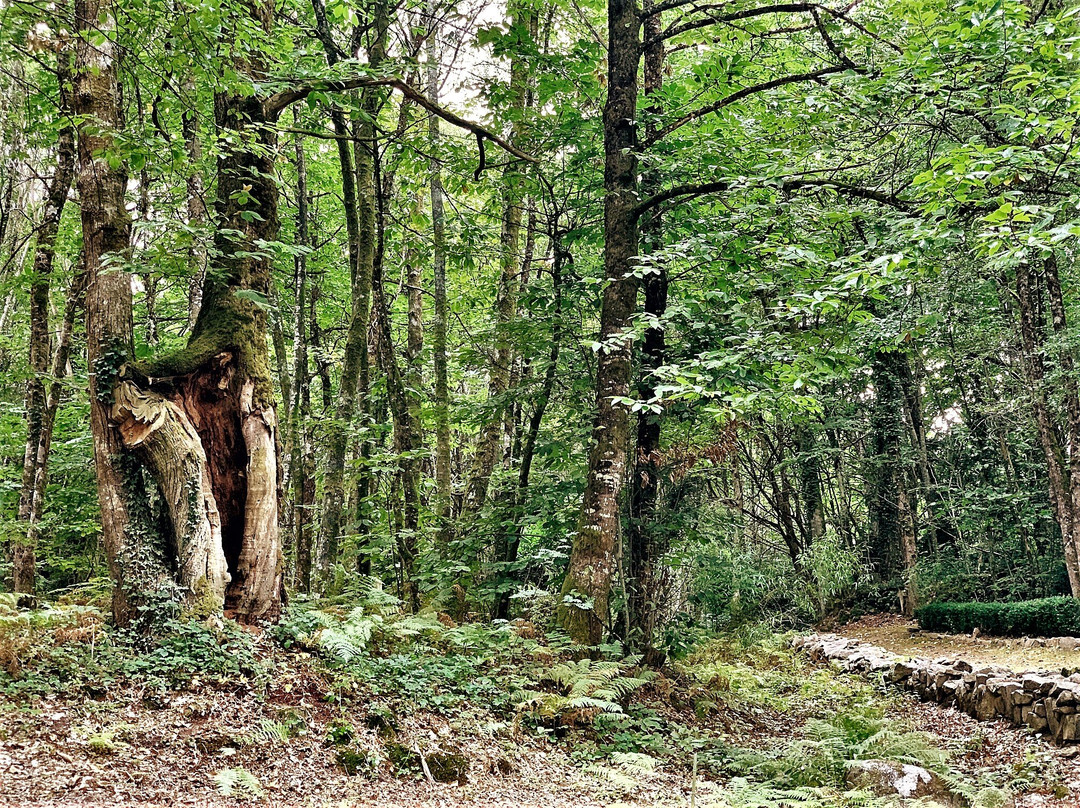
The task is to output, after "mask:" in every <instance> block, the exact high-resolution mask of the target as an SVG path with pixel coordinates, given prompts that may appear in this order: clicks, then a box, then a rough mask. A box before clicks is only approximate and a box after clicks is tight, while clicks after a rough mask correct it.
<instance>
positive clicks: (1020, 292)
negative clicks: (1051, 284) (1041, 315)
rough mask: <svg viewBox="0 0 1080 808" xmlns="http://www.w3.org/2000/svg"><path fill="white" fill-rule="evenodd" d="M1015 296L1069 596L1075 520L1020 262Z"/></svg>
mask: <svg viewBox="0 0 1080 808" xmlns="http://www.w3.org/2000/svg"><path fill="white" fill-rule="evenodd" d="M1016 297H1017V303H1018V308H1019V312H1020V337H1021V341H1022V343H1023V348H1024V366H1025V368H1026V370H1027V375H1028V381H1029V382H1030V384H1031V397H1032V407H1033V408H1034V410H1035V425H1036V428H1037V429H1038V433H1039V445H1040V446H1041V447H1042V450H1043V458H1044V460H1045V462H1046V476H1047V481H1048V483H1049V487H1050V502H1051V504H1052V505H1053V508H1054V516H1055V517H1056V519H1057V523H1058V527H1059V528H1060V530H1061V543H1062V547H1063V550H1064V555H1065V569H1066V571H1067V572H1068V575H1069V589H1070V591H1071V592H1072V595H1073V597H1080V564H1078V562H1077V550H1076V533H1075V531H1076V524H1075V518H1074V517H1075V514H1074V511H1073V506H1072V497H1071V495H1070V492H1069V481H1068V477H1067V468H1066V465H1065V459H1064V453H1063V451H1062V448H1061V445H1060V443H1059V442H1058V438H1057V434H1056V432H1055V430H1054V423H1053V421H1052V419H1051V416H1050V408H1049V405H1048V403H1047V395H1046V365H1045V358H1044V356H1043V350H1044V345H1045V339H1044V335H1043V328H1042V327H1041V324H1040V323H1039V322H1038V318H1037V317H1036V310H1037V306H1036V291H1035V288H1034V286H1033V284H1032V277H1031V268H1030V267H1029V266H1028V265H1027V263H1023V262H1022V263H1021V264H1020V265H1019V266H1018V267H1017V268H1016Z"/></svg>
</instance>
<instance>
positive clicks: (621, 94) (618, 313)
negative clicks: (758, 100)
mask: <svg viewBox="0 0 1080 808" xmlns="http://www.w3.org/2000/svg"><path fill="white" fill-rule="evenodd" d="M640 27H641V26H640V20H639V18H638V11H637V4H636V3H635V2H634V0H608V96H607V101H606V102H605V104H604V114H603V118H604V188H605V196H604V276H605V279H606V282H607V285H606V286H605V287H604V291H603V302H602V304H601V310H600V344H601V348H600V352H599V355H598V358H597V376H596V420H595V421H594V424H593V433H592V441H591V446H590V451H589V470H588V476H587V477H586V483H585V493H584V496H583V499H582V503H581V514H580V517H579V519H578V528H577V533H576V535H575V536H574V541H573V548H572V550H571V554H570V561H569V566H568V569H567V573H566V580H565V581H564V583H563V601H562V603H561V605H560V607H559V621H560V623H561V624H562V626H563V627H564V628H565V629H566V630H567V632H568V633H569V634H570V636H571V637H572V638H573V639H574V641H575V642H579V643H588V644H591V645H594V644H596V643H597V642H599V641H600V639H601V638H602V636H603V631H604V624H605V622H606V620H607V615H608V598H609V595H610V592H611V581H612V575H613V573H614V565H615V545H616V540H617V537H618V521H619V493H620V490H621V488H622V482H623V476H624V475H625V473H626V453H627V439H628V437H629V431H630V418H629V413H628V411H627V409H626V407H625V406H624V405H623V404H622V403H621V400H622V399H625V398H627V397H628V396H629V393H630V373H631V358H632V345H631V341H630V338H629V336H628V335H627V333H626V332H627V329H628V328H629V326H630V324H631V320H632V318H633V315H634V309H635V307H636V305H637V287H638V280H637V278H636V276H635V275H634V273H633V268H634V257H635V256H636V255H637V254H638V229H637V221H636V217H635V213H634V207H635V206H636V205H637V201H638V197H637V164H638V160H637V133H636V121H637V95H638V83H637V74H638V61H639V57H640V52H641V45H640Z"/></svg>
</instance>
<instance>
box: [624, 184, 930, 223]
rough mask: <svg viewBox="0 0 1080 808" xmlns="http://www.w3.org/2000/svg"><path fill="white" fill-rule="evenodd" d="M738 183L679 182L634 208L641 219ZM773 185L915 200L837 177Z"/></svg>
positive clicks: (899, 204) (895, 203) (882, 201)
mask: <svg viewBox="0 0 1080 808" xmlns="http://www.w3.org/2000/svg"><path fill="white" fill-rule="evenodd" d="M738 185H739V184H738V183H734V182H732V181H730V180H718V181H716V182H703V183H696V184H686V185H675V186H673V187H671V188H668V189H667V190H666V191H661V192H660V193H658V194H655V195H653V196H651V197H649V198H648V199H646V200H644V201H642V202H640V203H639V204H638V205H637V207H635V208H634V210H633V215H634V216H635V218H640V217H641V216H643V215H644V214H646V213H648V212H649V211H651V210H654V209H656V208H657V207H659V206H660V205H662V204H664V203H665V202H670V201H672V200H674V199H693V198H696V197H699V196H707V195H709V194H719V193H726V192H727V191H730V190H732V188H734V187H738ZM770 187H775V188H776V189H777V190H781V191H798V190H803V189H807V188H824V189H828V190H831V191H835V192H836V193H838V194H840V195H841V196H848V197H851V198H853V199H863V200H867V201H870V202H877V203H878V204H879V205H886V206H888V207H891V208H896V209H897V210H910V209H911V207H912V203H911V202H909V201H907V200H904V199H900V198H899V197H898V196H896V194H894V193H890V192H888V191H881V190H878V189H876V188H865V187H863V186H861V185H850V184H848V183H845V182H837V181H835V180H813V179H782V180H780V181H779V182H777V183H775V184H772V185H771V186H770Z"/></svg>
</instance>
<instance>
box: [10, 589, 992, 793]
mask: <svg viewBox="0 0 1080 808" xmlns="http://www.w3.org/2000/svg"><path fill="white" fill-rule="evenodd" d="M268 634H269V636H270V637H271V638H272V639H273V640H274V641H275V642H276V643H277V645H278V646H280V647H281V649H284V653H285V654H286V655H289V656H292V657H294V658H293V660H292V662H293V663H295V664H300V665H312V666H314V667H315V668H316V669H317V670H318V671H319V673H320V675H321V676H322V678H324V679H325V680H326V681H327V682H328V683H329V684H328V687H327V690H326V692H325V693H323V698H324V699H325V700H326V701H328V702H331V703H333V704H335V706H336V709H340V716H341V718H340V719H337V720H335V722H332V724H331V725H329V726H328V728H326V729H324V730H320V731H323V732H326V743H327V744H328V745H329V746H331V747H333V748H334V750H335V759H336V760H337V761H338V766H339V768H340V769H341V770H342V771H344V772H346V773H347V774H352V775H356V774H366V775H368V776H375V775H376V773H377V772H378V771H379V770H380V768H381V767H384V766H385V765H387V761H388V760H389V761H391V762H392V759H393V755H392V754H390V753H389V752H388V750H390V749H391V746H393V745H394V744H397V745H398V746H401V744H399V743H398V742H397V741H396V740H395V737H396V734H397V732H398V729H399V727H400V726H402V725H404V724H405V723H407V722H403V721H399V719H400V718H401V717H403V716H408V715H414V714H418V713H430V714H435V715H439V716H443V717H445V718H446V719H448V720H449V721H450V722H451V724H452V725H453V726H457V727H459V728H460V729H459V731H462V732H480V731H481V730H480V728H479V724H478V723H477V721H476V720H475V719H477V718H478V717H479V718H480V720H482V721H484V722H487V723H486V724H485V725H484V726H485V727H486V729H484V730H483V731H484V732H492V733H494V735H493V736H492V737H496V736H497V737H498V738H499V742H500V743H502V744H520V743H522V742H523V741H525V740H526V738H528V739H529V742H530V743H531V744H534V745H535V744H539V745H541V746H542V745H544V744H551V745H553V746H558V747H561V748H562V749H563V750H564V751H565V752H566V753H567V754H568V755H569V756H570V757H571V758H572V759H573V760H575V761H577V762H578V763H579V765H580V766H582V767H583V768H584V769H586V770H588V771H590V772H592V773H593V774H594V775H596V776H597V777H598V778H599V779H600V780H601V781H602V782H606V783H608V788H609V790H610V791H611V794H612V796H613V797H615V798H617V799H621V798H622V797H624V796H628V795H630V794H633V793H635V792H636V791H638V790H640V789H643V788H646V787H647V786H646V785H645V784H647V783H649V782H650V779H651V778H655V777H658V776H660V774H661V773H678V774H680V775H681V776H682V777H687V778H688V777H689V776H690V774H691V769H692V768H693V770H694V771H696V772H697V775H698V778H699V783H700V786H701V789H702V792H701V800H700V801H699V803H698V804H700V805H703V806H705V805H715V806H717V808H749V806H761V808H771V806H781V805H785V806H805V807H806V808H815V807H816V806H821V808H825V806H829V808H833V807H834V806H836V807H837V808H839V807H840V806H851V807H852V808H854V807H855V806H865V807H866V808H870V807H871V806H873V808H876V806H878V805H883V804H888V803H881V802H880V801H876V800H875V799H874V798H872V797H871V796H870V795H868V794H864V793H861V792H857V791H853V790H851V789H849V788H848V787H847V785H846V779H847V777H846V775H847V772H848V769H849V767H850V766H851V764H852V763H853V762H854V761H866V760H879V761H890V762H893V763H896V764H914V765H918V766H922V767H925V768H927V769H929V770H931V771H934V772H936V773H937V774H938V775H939V776H941V777H943V778H944V780H945V782H947V783H948V785H949V787H950V788H951V790H952V791H953V792H954V793H956V794H961V795H963V796H964V797H965V798H966V799H967V801H968V804H969V805H972V806H977V807H978V808H993V806H995V805H996V804H998V803H996V802H995V801H998V802H1000V799H1002V798H1003V797H1002V795H1003V794H1004V793H1005V792H1003V791H1001V790H1000V789H999V788H996V787H995V786H996V784H995V783H994V782H990V781H987V780H985V778H984V780H983V781H980V782H978V783H969V782H967V781H965V780H963V779H962V778H960V777H958V776H957V775H956V774H955V772H953V771H952V770H951V769H950V759H949V756H948V755H947V754H946V753H945V752H944V751H942V749H941V748H940V744H939V741H938V740H937V739H935V738H934V737H932V736H929V735H926V734H923V733H917V732H911V731H909V730H908V729H907V728H906V727H904V726H902V725H900V724H898V723H897V722H896V721H895V720H893V719H891V718H890V717H889V716H890V715H892V714H895V711H891V710H890V706H891V700H892V699H897V698H899V697H898V696H897V695H895V694H894V693H892V692H891V691H887V690H885V689H883V688H881V687H880V686H876V685H874V684H873V683H871V682H868V681H866V680H865V679H863V678H860V677H857V676H854V675H846V674H841V673H838V672H837V671H835V670H832V669H828V668H821V667H818V666H814V665H812V664H811V663H809V662H808V661H807V660H806V659H805V658H804V657H803V656H801V655H798V654H796V653H794V652H793V651H791V650H790V649H789V648H788V647H787V645H786V643H785V639H784V638H783V637H780V636H776V635H772V634H766V635H762V634H760V633H756V634H755V633H743V634H741V635H739V636H737V637H728V638H726V639H713V640H710V641H706V642H703V643H700V644H698V645H697V646H696V647H695V648H694V649H693V650H692V652H691V653H689V654H688V655H686V656H685V657H684V658H683V659H682V660H679V661H675V662H672V663H670V664H669V665H668V667H667V668H666V669H665V670H664V672H663V674H659V673H657V672H655V671H652V670H649V669H647V668H645V667H643V665H642V660H641V659H640V657H638V656H635V655H632V654H627V653H626V652H625V650H624V649H623V648H622V647H621V646H620V645H618V644H612V645H607V646H602V647H600V648H596V649H592V653H591V654H590V655H589V656H581V653H580V649H573V648H571V646H570V645H569V643H568V642H567V641H566V640H565V638H564V637H561V636H560V635H558V634H555V633H550V634H549V635H548V636H546V637H545V636H544V635H543V634H542V632H539V631H537V630H536V627H535V626H534V625H532V624H524V623H520V622H519V623H518V624H510V623H496V624H465V625H457V624H455V623H454V622H453V621H452V620H450V619H449V618H447V617H446V616H445V615H440V614H438V613H434V612H431V613H426V612H425V613H421V614H418V615H409V614H404V613H403V612H402V610H401V608H400V604H398V603H397V602H396V601H394V600H393V599H392V598H389V597H388V596H386V595H383V594H382V593H376V594H373V595H372V596H371V597H370V598H364V599H362V600H360V601H356V600H354V601H353V602H352V603H350V604H345V605H329V606H325V605H324V606H322V607H321V608H320V607H319V606H318V605H316V604H315V603H312V602H306V601H297V602H294V603H293V604H292V605H290V606H289V607H288V608H287V609H286V611H285V614H284V615H283V617H282V620H281V621H280V622H279V623H278V624H277V625H276V626H274V627H273V628H272V629H270V631H269V632H268ZM274 653H275V652H274V650H273V648H270V647H267V646H266V645H265V644H263V645H261V646H260V645H259V641H258V640H257V639H255V638H254V636H253V635H252V634H250V633H248V632H246V631H244V630H242V629H240V628H239V627H237V626H235V625H233V624H229V623H227V624H226V625H225V626H224V627H212V626H208V625H205V624H202V623H194V622H176V623H172V624H170V625H169V630H168V631H166V632H163V633H162V634H161V635H160V636H156V637H153V638H147V637H140V636H134V635H131V634H129V633H127V632H124V631H118V630H115V629H113V628H110V627H109V626H108V625H107V624H106V622H105V619H104V616H103V615H102V613H101V612H100V611H98V610H96V609H94V608H91V607H80V606H54V607H49V608H46V609H42V610H39V611H35V612H19V611H16V610H14V609H12V608H5V607H3V606H2V605H0V694H2V695H7V696H16V697H31V696H34V695H39V694H44V693H49V692H56V691H61V690H63V691H67V692H78V691H82V692H85V693H90V694H94V693H95V692H96V691H98V690H101V691H105V690H107V689H108V688H109V687H110V686H112V685H114V684H118V683H123V682H131V681H138V682H144V683H146V684H147V685H149V687H148V688H147V689H148V690H154V689H155V688H156V689H167V688H179V687H185V686H196V685H200V684H209V685H214V686H216V685H227V686H228V687H230V688H235V687H236V686H237V685H241V686H244V687H251V688H254V689H256V690H257V689H258V688H260V687H261V686H262V685H264V684H266V683H268V682H269V680H270V678H271V676H272V668H271V667H270V663H269V662H266V661H260V660H261V659H263V660H265V659H266V658H272V657H273V655H274ZM276 653H277V654H278V655H281V654H282V651H277V652H276ZM287 664H289V663H287ZM361 717H362V718H361ZM358 719H359V720H362V721H364V722H366V726H367V729H368V730H375V731H376V732H375V735H377V739H376V740H373V737H374V736H372V735H371V734H368V735H366V736H363V737H361V735H360V734H359V733H358V731H357V729H356V728H357V727H359V726H361V724H360V723H355V724H354V723H353V722H355V721H357V720H358ZM470 726H475V727H476V729H469V728H468V727H470ZM491 728H495V729H491ZM306 731H307V730H306V728H305V725H304V720H303V718H302V717H300V715H299V714H295V715H294V714H293V713H283V714H281V715H279V716H278V717H277V718H276V719H273V720H270V719H267V720H264V721H262V722H261V723H258V724H257V725H255V726H253V727H251V728H250V730H249V731H248V732H247V734H246V735H245V736H244V737H243V738H241V739H239V745H240V746H241V747H244V748H246V747H249V746H252V747H255V746H258V747H274V746H282V747H284V746H286V745H288V744H289V743H290V741H291V739H293V738H295V737H297V736H298V735H301V734H304V733H305V732H306ZM365 738H366V739H367V740H365ZM372 743H374V746H373V745H372ZM119 746H120V745H119V743H118V741H117V740H116V739H115V738H113V737H112V736H108V735H104V734H102V735H100V737H99V736H93V737H91V738H90V739H89V740H88V741H87V748H88V749H89V750H90V751H91V753H92V754H95V755H101V756H107V755H112V754H115V753H116V751H117V749H118V748H119ZM383 747H385V748H383ZM401 748H403V749H406V750H408V749H409V748H411V747H405V746H401ZM249 777H250V775H248V773H247V772H246V771H244V770H243V769H240V768H237V769H224V770H222V771H221V772H219V773H218V775H217V776H216V777H215V786H216V787H217V788H218V790H219V791H220V792H221V793H222V795H223V796H227V794H226V792H230V793H231V795H232V796H233V798H240V797H244V798H257V795H258V794H259V793H260V789H261V786H260V784H259V783H258V781H257V780H254V781H252V780H249Z"/></svg>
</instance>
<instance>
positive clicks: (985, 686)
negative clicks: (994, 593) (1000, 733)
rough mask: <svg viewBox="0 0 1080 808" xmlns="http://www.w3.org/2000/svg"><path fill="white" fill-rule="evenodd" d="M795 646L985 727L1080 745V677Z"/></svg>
mask: <svg viewBox="0 0 1080 808" xmlns="http://www.w3.org/2000/svg"><path fill="white" fill-rule="evenodd" d="M791 644H792V647H793V648H795V649H797V650H800V651H802V652H803V653H805V654H807V655H808V656H809V657H810V658H811V659H813V660H816V661H818V662H826V661H836V662H838V663H840V665H841V667H842V668H843V669H844V670H847V671H852V672H857V673H864V674H879V675H881V676H882V677H884V680H885V681H886V682H889V683H892V684H895V685H897V686H899V687H902V688H905V689H907V690H911V691H914V692H915V693H917V694H918V695H919V697H920V698H921V699H922V700H923V701H931V702H937V703H938V704H941V705H944V706H947V707H955V708H956V709H958V710H961V711H963V712H965V713H967V714H968V715H970V716H973V717H974V718H977V719H978V720H979V721H992V720H994V719H1004V720H1005V721H1009V722H1010V723H1012V724H1013V725H1014V726H1017V727H1030V728H1031V729H1032V730H1033V731H1034V732H1037V733H1044V734H1046V735H1047V736H1048V737H1050V738H1052V739H1053V740H1054V742H1055V743H1058V744H1065V743H1076V742H1080V713H1078V712H1077V710H1078V708H1080V674H1075V673H1074V674H1073V675H1072V676H1068V677H1064V676H1058V675H1054V674H1050V673H1046V672H1029V673H1014V672H1013V671H1010V670H1007V669H1005V668H998V667H990V666H982V667H973V666H972V665H971V664H969V663H968V662H965V661H964V660H962V659H952V658H944V657H943V658H940V659H935V660H933V661H931V660H927V659H913V658H904V657H900V656H897V655H896V654H893V653H890V652H889V651H886V650H885V649H884V648H879V647H877V646H876V645H870V644H868V643H863V642H859V641H858V640H852V639H848V638H846V637H837V636H835V635H832V634H814V635H811V636H809V637H795V638H794V639H793V640H792V643H791Z"/></svg>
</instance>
